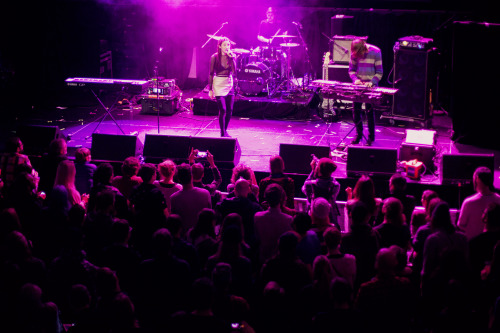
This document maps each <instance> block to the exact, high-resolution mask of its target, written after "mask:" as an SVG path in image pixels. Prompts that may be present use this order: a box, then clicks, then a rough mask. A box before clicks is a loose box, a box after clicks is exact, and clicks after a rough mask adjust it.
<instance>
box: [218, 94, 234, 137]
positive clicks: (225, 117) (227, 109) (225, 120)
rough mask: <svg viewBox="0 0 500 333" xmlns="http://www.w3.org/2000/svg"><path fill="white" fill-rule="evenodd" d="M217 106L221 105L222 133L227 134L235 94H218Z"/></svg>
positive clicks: (220, 123)
mask: <svg viewBox="0 0 500 333" xmlns="http://www.w3.org/2000/svg"><path fill="white" fill-rule="evenodd" d="M216 100H217V106H218V107H219V127H220V135H221V136H224V135H226V130H227V125H229V120H231V115H232V114H233V105H234V95H226V96H217V97H216Z"/></svg>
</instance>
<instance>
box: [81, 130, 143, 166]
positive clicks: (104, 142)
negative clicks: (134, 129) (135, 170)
mask: <svg viewBox="0 0 500 333" xmlns="http://www.w3.org/2000/svg"><path fill="white" fill-rule="evenodd" d="M142 148H143V145H142V143H141V141H140V140H139V138H138V137H137V136H136V135H114V134H101V133H93V134H92V147H91V149H90V153H91V155H92V160H95V161H114V162H120V161H123V160H125V159H126V158H127V157H130V156H135V157H138V156H140V155H142Z"/></svg>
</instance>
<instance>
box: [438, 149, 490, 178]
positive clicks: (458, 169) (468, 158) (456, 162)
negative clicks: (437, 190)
mask: <svg viewBox="0 0 500 333" xmlns="http://www.w3.org/2000/svg"><path fill="white" fill-rule="evenodd" d="M480 166H484V167H487V168H489V169H490V170H491V172H494V170H495V155H494V154H443V155H442V156H441V183H442V184H445V185H450V184H451V185H458V184H462V185H464V184H472V176H473V175H474V171H476V169H477V168H478V167H480Z"/></svg>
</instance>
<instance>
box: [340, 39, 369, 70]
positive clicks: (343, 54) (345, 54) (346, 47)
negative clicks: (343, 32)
mask: <svg viewBox="0 0 500 333" xmlns="http://www.w3.org/2000/svg"><path fill="white" fill-rule="evenodd" d="M358 38H359V39H363V40H365V41H366V40H367V39H368V37H357V36H352V35H348V36H337V35H336V36H333V43H332V52H331V53H332V60H333V63H337V64H348V63H349V60H350V59H351V44H352V41H353V40H355V39H358Z"/></svg>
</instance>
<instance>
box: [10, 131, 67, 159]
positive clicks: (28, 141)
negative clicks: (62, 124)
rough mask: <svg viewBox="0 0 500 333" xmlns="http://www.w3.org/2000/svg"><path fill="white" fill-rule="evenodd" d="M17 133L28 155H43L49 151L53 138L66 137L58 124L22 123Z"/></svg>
mask: <svg viewBox="0 0 500 333" xmlns="http://www.w3.org/2000/svg"><path fill="white" fill-rule="evenodd" d="M16 134H17V136H18V137H19V138H20V139H21V142H22V143H23V147H24V153H25V154H27V155H42V154H43V153H46V152H47V151H48V148H49V145H50V142H51V141H52V140H54V139H60V138H64V135H63V134H62V133H61V131H60V130H59V127H58V126H39V125H22V126H19V128H18V129H17V132H16Z"/></svg>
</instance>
